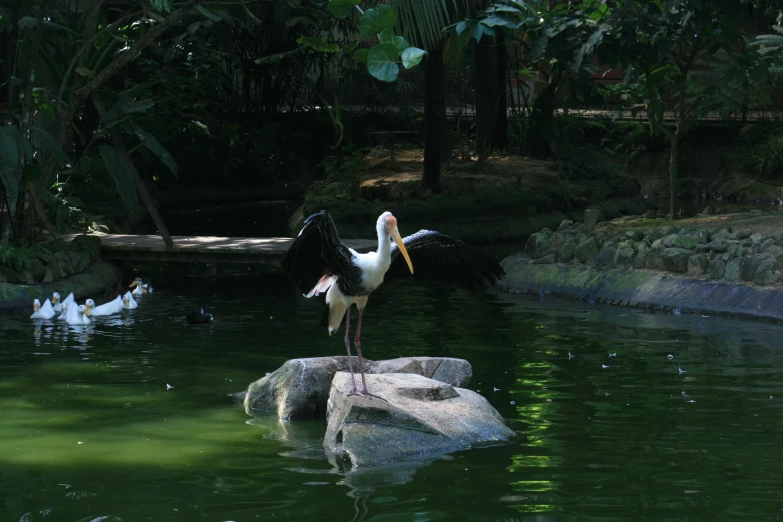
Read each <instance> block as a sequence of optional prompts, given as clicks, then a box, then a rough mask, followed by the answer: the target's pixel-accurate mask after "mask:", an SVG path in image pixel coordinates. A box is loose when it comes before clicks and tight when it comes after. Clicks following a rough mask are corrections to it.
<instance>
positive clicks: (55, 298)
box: [52, 292, 60, 304]
mask: <svg viewBox="0 0 783 522" xmlns="http://www.w3.org/2000/svg"><path fill="white" fill-rule="evenodd" d="M59 302H60V294H58V293H57V292H55V293H53V294H52V304H57V303H59Z"/></svg>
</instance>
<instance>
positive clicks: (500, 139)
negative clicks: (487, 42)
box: [490, 27, 508, 149]
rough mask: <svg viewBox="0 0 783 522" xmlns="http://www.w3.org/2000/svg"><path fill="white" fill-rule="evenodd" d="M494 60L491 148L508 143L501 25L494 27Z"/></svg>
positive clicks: (503, 36)
mask: <svg viewBox="0 0 783 522" xmlns="http://www.w3.org/2000/svg"><path fill="white" fill-rule="evenodd" d="M495 34H496V37H495V42H496V46H495V61H496V65H497V68H496V72H497V80H496V81H497V86H498V93H497V96H498V97H497V105H496V107H495V111H496V114H497V116H496V117H495V132H494V133H492V141H491V142H490V144H491V145H492V148H493V149H505V148H506V145H508V107H507V105H506V97H507V94H508V91H506V82H507V79H508V78H507V76H508V69H507V67H506V64H507V63H508V51H507V49H506V33H505V31H504V30H503V28H501V27H496V28H495Z"/></svg>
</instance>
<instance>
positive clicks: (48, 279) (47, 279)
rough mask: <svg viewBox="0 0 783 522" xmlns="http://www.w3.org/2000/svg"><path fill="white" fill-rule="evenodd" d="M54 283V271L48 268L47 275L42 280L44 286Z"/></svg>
mask: <svg viewBox="0 0 783 522" xmlns="http://www.w3.org/2000/svg"><path fill="white" fill-rule="evenodd" d="M53 281H54V275H52V271H51V270H49V269H48V268H47V269H46V274H45V275H44V278H43V279H41V282H42V283H43V284H49V283H51V282H53Z"/></svg>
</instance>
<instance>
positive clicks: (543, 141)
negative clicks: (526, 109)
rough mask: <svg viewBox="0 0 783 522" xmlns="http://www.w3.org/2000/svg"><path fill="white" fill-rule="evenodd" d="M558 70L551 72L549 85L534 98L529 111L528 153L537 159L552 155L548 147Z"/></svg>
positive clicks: (550, 136) (552, 121) (558, 79)
mask: <svg viewBox="0 0 783 522" xmlns="http://www.w3.org/2000/svg"><path fill="white" fill-rule="evenodd" d="M559 76H560V74H559V71H558V70H555V71H552V75H551V76H550V78H549V83H548V84H547V86H546V89H544V91H543V92H540V93H539V94H538V95H537V96H536V101H534V102H533V110H532V111H531V114H530V118H531V120H532V121H531V125H530V132H529V133H528V153H529V154H530V155H531V156H533V157H537V158H543V157H547V156H549V155H551V154H552V147H551V145H550V143H551V139H552V126H553V124H554V117H555V94H556V93H557V86H558V83H559V81H560V78H559Z"/></svg>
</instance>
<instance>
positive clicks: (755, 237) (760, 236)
mask: <svg viewBox="0 0 783 522" xmlns="http://www.w3.org/2000/svg"><path fill="white" fill-rule="evenodd" d="M748 239H750V240H751V242H752V243H753V244H754V245H755V244H757V243H761V242H762V241H763V240H764V234H762V233H761V232H756V233H755V234H753V235H751V236H750V237H749V238H748Z"/></svg>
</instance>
